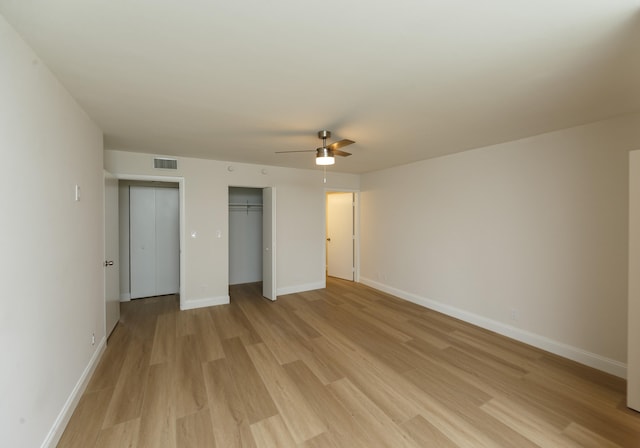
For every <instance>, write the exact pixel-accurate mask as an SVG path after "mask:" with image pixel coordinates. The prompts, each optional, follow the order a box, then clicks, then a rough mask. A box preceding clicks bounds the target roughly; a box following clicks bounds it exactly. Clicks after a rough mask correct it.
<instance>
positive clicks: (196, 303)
mask: <svg viewBox="0 0 640 448" xmlns="http://www.w3.org/2000/svg"><path fill="white" fill-rule="evenodd" d="M228 304H229V296H219V297H203V298H201V299H193V300H184V301H180V309H181V310H182V311H184V310H193V309H196V308H204V307H206V306H216V305H228Z"/></svg>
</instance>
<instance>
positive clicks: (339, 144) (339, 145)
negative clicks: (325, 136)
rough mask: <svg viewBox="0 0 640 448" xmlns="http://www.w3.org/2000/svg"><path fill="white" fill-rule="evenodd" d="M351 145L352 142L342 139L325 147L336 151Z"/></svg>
mask: <svg viewBox="0 0 640 448" xmlns="http://www.w3.org/2000/svg"><path fill="white" fill-rule="evenodd" d="M353 143H355V142H354V141H353V140H347V139H344V140H340V141H338V142H333V143H331V144H330V145H327V148H328V149H330V150H331V151H335V150H336V149H340V148H343V147H345V146H347V145H351V144H353Z"/></svg>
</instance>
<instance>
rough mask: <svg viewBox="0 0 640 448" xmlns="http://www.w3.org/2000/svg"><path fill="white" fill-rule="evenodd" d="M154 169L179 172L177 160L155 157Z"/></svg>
mask: <svg viewBox="0 0 640 448" xmlns="http://www.w3.org/2000/svg"><path fill="white" fill-rule="evenodd" d="M153 167H154V168H160V169H163V170H177V169H178V161H177V160H176V159H167V158H164V157H155V158H154V159H153Z"/></svg>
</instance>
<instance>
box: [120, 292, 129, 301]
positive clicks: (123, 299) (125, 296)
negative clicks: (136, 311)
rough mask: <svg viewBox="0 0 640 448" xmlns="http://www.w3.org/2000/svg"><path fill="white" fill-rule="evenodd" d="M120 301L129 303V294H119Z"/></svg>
mask: <svg viewBox="0 0 640 448" xmlns="http://www.w3.org/2000/svg"><path fill="white" fill-rule="evenodd" d="M120 301H121V302H130V301H131V293H130V292H121V293H120Z"/></svg>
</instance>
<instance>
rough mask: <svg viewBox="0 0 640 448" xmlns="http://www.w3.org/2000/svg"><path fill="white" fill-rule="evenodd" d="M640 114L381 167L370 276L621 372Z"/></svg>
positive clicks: (366, 211) (375, 176) (372, 203)
mask: <svg viewBox="0 0 640 448" xmlns="http://www.w3.org/2000/svg"><path fill="white" fill-rule="evenodd" d="M639 146H640V115H634V116H628V117H626V118H619V119H614V120H609V121H604V122H599V123H595V124H591V125H588V126H582V127H576V128H572V129H566V130H562V131H558V132H553V133H549V134H544V135H540V136H536V137H532V138H527V139H523V140H518V141H513V142H509V143H504V144H500V145H495V146H491V147H486V148H481V149H477V150H472V151H468V152H464V153H459V154H455V155H451V156H446V157H440V158H436V159H431V160H427V161H423V162H419V163H414V164H411V165H406V166H402V167H397V168H393V169H387V170H383V171H379V172H374V173H369V174H365V175H363V176H362V179H361V191H362V193H361V221H362V226H361V260H362V263H361V280H362V281H363V282H365V283H368V284H370V285H373V286H375V287H378V288H380V289H383V290H387V291H390V292H393V293H395V294H398V295H400V296H403V297H405V298H407V299H410V300H413V301H416V302H419V303H422V304H426V305H428V306H431V307H434V308H436V309H439V310H441V311H443V312H446V313H449V314H452V315H455V316H458V317H461V318H463V319H466V320H469V321H471V322H475V323H477V324H480V325H482V326H485V327H487V328H491V329H493V330H495V331H498V332H501V333H504V334H507V335H509V336H512V337H515V338H517V339H520V340H523V341H526V342H529V343H532V344H534V345H538V346H540V347H543V348H546V349H548V350H552V351H555V352H557V353H560V354H562V355H564V356H567V357H570V358H573V359H576V360H579V361H581V362H583V363H587V364H590V365H592V366H594V367H597V368H600V369H603V370H607V371H609V372H611V373H614V374H617V375H620V376H623V375H624V374H625V364H624V363H625V362H626V347H627V344H626V339H627V228H628V220H627V218H628V205H627V200H628V152H629V150H631V149H635V148H638V147H639Z"/></svg>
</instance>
